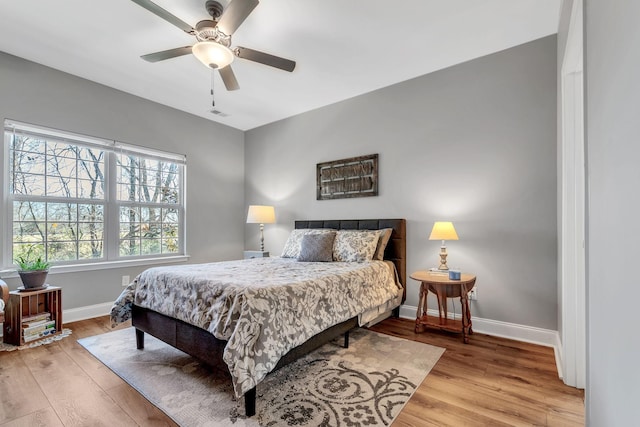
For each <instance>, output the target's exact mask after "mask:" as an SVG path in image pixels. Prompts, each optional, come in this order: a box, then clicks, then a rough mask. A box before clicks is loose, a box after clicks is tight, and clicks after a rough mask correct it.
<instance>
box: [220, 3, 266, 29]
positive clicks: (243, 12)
mask: <svg viewBox="0 0 640 427" xmlns="http://www.w3.org/2000/svg"><path fill="white" fill-rule="evenodd" d="M258 3H259V1H258V0H232V1H231V3H229V6H227V8H226V9H225V10H224V12H223V13H222V16H221V17H220V20H219V21H218V29H219V30H220V31H222V32H223V33H225V34H226V35H228V36H230V35H232V34H233V33H234V32H235V31H236V30H237V29H238V27H239V26H240V24H242V23H243V22H244V20H245V19H247V16H249V14H250V13H251V11H252V10H253V9H255V8H256V6H257V5H258Z"/></svg>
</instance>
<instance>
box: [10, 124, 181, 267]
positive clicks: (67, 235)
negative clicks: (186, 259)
mask: <svg viewBox="0 0 640 427" xmlns="http://www.w3.org/2000/svg"><path fill="white" fill-rule="evenodd" d="M5 156H6V159H7V163H8V171H9V173H8V175H9V176H8V182H9V191H8V197H7V198H6V199H5V200H7V201H8V203H7V206H6V213H7V215H6V218H7V222H8V229H9V230H12V234H13V239H12V241H11V247H10V248H5V254H7V253H8V256H7V255H5V258H8V259H5V260H4V261H5V262H4V264H5V265H12V264H13V261H14V260H15V259H16V258H17V257H19V256H25V255H27V254H29V255H30V256H41V257H42V258H43V259H46V260H47V261H50V262H53V263H55V264H77V263H91V262H98V261H99V262H105V261H118V260H124V259H134V258H136V257H137V258H149V257H162V256H169V255H183V254H184V238H183V236H184V194H183V193H184V191H183V188H184V184H183V183H184V170H185V162H184V156H181V155H175V154H170V153H163V152H159V151H155V150H150V149H146V148H142V147H136V146H132V145H128V144H122V143H117V142H113V141H104V140H99V139H96V138H91V137H85V136H82V135H74V134H70V133H67V132H61V131H56V130H52V129H46V128H42V127H36V126H32V125H26V124H22V123H17V122H9V121H5Z"/></svg>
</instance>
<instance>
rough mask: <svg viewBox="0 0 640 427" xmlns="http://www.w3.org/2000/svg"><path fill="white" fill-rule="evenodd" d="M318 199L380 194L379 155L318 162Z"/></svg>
mask: <svg viewBox="0 0 640 427" xmlns="http://www.w3.org/2000/svg"><path fill="white" fill-rule="evenodd" d="M316 182H317V185H316V196H317V200H331V199H346V198H352V197H368V196H377V195H378V155H377V154H370V155H368V156H360V157H351V158H349V159H341V160H334V161H331V162H324V163H318V164H317V166H316Z"/></svg>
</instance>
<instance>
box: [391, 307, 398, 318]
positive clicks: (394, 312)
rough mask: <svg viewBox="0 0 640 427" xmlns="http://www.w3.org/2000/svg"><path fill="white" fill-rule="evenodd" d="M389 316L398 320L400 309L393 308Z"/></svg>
mask: <svg viewBox="0 0 640 427" xmlns="http://www.w3.org/2000/svg"><path fill="white" fill-rule="evenodd" d="M391 315H392V316H393V317H395V318H396V319H399V318H400V307H396V308H394V309H393V312H392V314H391Z"/></svg>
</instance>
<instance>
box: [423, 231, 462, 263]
mask: <svg viewBox="0 0 640 427" xmlns="http://www.w3.org/2000/svg"><path fill="white" fill-rule="evenodd" d="M429 240H442V246H440V266H439V267H438V270H449V267H447V246H446V245H445V240H458V233H456V229H455V228H453V223H452V222H447V221H436V222H435V223H434V224H433V228H432V229H431V235H430V236H429Z"/></svg>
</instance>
